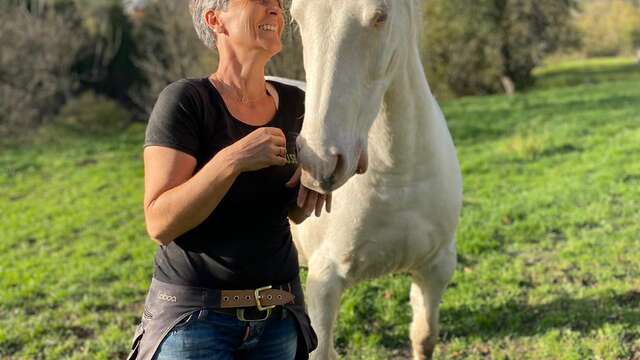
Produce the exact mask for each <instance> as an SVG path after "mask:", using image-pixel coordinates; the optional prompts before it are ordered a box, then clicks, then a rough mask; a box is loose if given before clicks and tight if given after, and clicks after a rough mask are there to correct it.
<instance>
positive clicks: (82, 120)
mask: <svg viewBox="0 0 640 360" xmlns="http://www.w3.org/2000/svg"><path fill="white" fill-rule="evenodd" d="M130 120H131V113H130V112H129V111H128V110H126V109H124V108H123V107H122V106H121V105H120V104H118V103H117V102H115V101H114V100H112V99H108V98H105V97H102V96H99V95H96V94H95V93H93V92H91V91H87V92H85V93H82V94H81V95H79V96H77V97H75V98H73V99H71V100H70V101H69V102H67V103H66V104H65V105H64V106H63V107H62V109H61V110H60V113H59V114H58V116H57V118H56V121H55V122H56V125H60V126H62V127H63V128H65V129H66V130H70V131H72V132H74V133H77V134H91V135H108V134H115V133H117V132H119V131H121V130H122V129H124V128H125V127H126V126H127V125H128V124H129V123H130Z"/></svg>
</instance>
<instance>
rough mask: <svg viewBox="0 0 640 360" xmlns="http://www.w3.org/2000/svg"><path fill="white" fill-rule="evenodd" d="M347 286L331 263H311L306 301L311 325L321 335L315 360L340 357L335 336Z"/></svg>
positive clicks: (322, 260)
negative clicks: (335, 343) (341, 298)
mask: <svg viewBox="0 0 640 360" xmlns="http://www.w3.org/2000/svg"><path fill="white" fill-rule="evenodd" d="M344 283H345V282H344V279H342V278H341V277H340V276H339V274H338V272H337V269H336V266H335V264H334V263H333V262H331V260H329V259H327V258H325V257H321V256H315V257H313V258H312V259H311V260H310V261H309V274H308V276H307V289H306V290H307V296H306V298H307V302H308V304H309V309H308V310H309V317H310V318H311V324H312V326H313V328H314V329H315V331H316V334H317V335H318V348H317V349H316V350H315V351H314V352H313V353H311V357H310V358H311V359H312V360H335V359H337V358H338V353H337V352H336V350H335V348H334V344H333V336H334V326H335V323H336V319H337V317H338V311H339V310H340V297H341V296H342V292H343V291H344V288H345V286H344Z"/></svg>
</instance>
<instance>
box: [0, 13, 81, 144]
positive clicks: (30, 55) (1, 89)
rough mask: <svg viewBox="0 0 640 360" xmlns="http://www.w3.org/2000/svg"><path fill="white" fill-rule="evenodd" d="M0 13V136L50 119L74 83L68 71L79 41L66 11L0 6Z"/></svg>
mask: <svg viewBox="0 0 640 360" xmlns="http://www.w3.org/2000/svg"><path fill="white" fill-rule="evenodd" d="M1 10H2V11H0V44H11V46H3V48H2V56H0V135H2V136H7V135H15V134H18V133H20V132H23V131H25V130H26V129H31V128H34V127H36V126H38V125H40V124H43V123H45V122H46V121H48V120H49V119H50V118H51V116H50V115H51V114H53V113H55V112H56V111H57V109H59V107H60V106H61V105H62V104H64V102H65V100H66V99H68V98H69V97H70V96H71V93H72V91H73V90H74V88H75V87H76V85H77V81H76V79H75V78H74V76H73V75H72V73H71V71H70V69H71V67H72V65H73V63H74V59H75V57H76V54H77V53H78V51H79V49H80V47H81V44H82V42H83V39H84V38H83V34H82V33H78V32H76V31H75V29H74V25H75V24H77V23H78V19H77V18H76V17H75V16H74V15H73V13H71V12H67V11H57V10H54V9H52V8H49V7H31V8H29V7H27V6H22V5H15V6H5V7H4V8H2V9H1Z"/></svg>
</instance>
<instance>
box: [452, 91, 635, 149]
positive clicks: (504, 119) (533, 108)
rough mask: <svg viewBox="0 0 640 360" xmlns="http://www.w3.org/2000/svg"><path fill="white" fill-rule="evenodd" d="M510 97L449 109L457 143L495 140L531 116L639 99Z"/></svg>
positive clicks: (555, 116)
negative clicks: (500, 103)
mask: <svg viewBox="0 0 640 360" xmlns="http://www.w3.org/2000/svg"><path fill="white" fill-rule="evenodd" d="M511 101H512V104H511V107H510V108H506V109H505V108H502V109H499V110H491V109H479V110H475V109H474V110H471V111H464V110H463V109H457V110H455V111H451V116H450V117H449V128H450V129H451V133H452V135H453V138H454V139H455V141H456V143H478V142H479V141H494V140H496V139H499V138H501V137H505V136H509V135H511V134H513V133H514V132H515V131H516V130H517V127H518V126H529V125H531V124H530V121H528V120H530V119H540V118H544V119H547V121H558V120H559V119H562V118H566V117H568V118H571V117H575V116H576V115H578V114H579V113H594V112H601V113H603V112H604V110H607V109H611V110H619V109H623V108H625V107H628V108H631V107H633V106H635V104H637V101H638V99H637V97H636V96H631V95H619V96H611V97H607V98H605V99H600V100H593V99H585V100H584V101H567V102H560V103H553V104H547V103H544V102H543V101H530V100H528V99H527V98H520V99H514V100H511ZM458 119H464V120H463V121H461V120H458ZM601 120H603V119H601ZM527 123H529V125H527ZM598 124H600V125H603V126H604V125H607V124H608V122H607V121H599V122H598Z"/></svg>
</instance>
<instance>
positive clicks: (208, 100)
mask: <svg viewBox="0 0 640 360" xmlns="http://www.w3.org/2000/svg"><path fill="white" fill-rule="evenodd" d="M190 1H191V3H190V9H191V12H192V15H193V20H194V26H195V28H196V31H197V33H198V36H199V37H200V38H201V39H202V40H203V42H204V43H205V45H207V46H208V47H210V48H212V49H213V48H217V51H218V53H219V66H218V69H217V71H216V72H215V73H213V74H212V75H211V76H209V77H206V78H202V79H182V80H179V81H176V82H174V83H172V84H170V85H169V86H167V87H166V88H165V89H164V90H163V91H162V92H161V94H160V95H159V97H158V100H157V102H156V104H155V106H154V109H153V112H152V114H151V117H150V119H149V124H148V127H147V132H146V139H145V149H144V164H145V165H144V166H145V198H144V206H145V208H144V210H145V221H146V225H147V231H148V233H149V235H150V236H151V238H152V239H154V240H155V241H156V242H158V243H159V244H160V245H161V246H160V248H159V249H158V251H157V253H156V257H155V269H154V274H153V279H152V282H151V287H150V289H149V293H148V295H147V299H146V302H145V311H144V314H143V316H142V321H141V324H140V325H139V326H138V329H137V330H136V333H135V336H134V344H133V351H132V352H131V354H130V356H129V358H131V359H134V358H137V359H151V358H154V359H294V358H296V359H303V358H307V357H308V353H309V352H310V351H311V350H313V349H314V348H315V346H316V338H315V333H314V332H313V330H312V328H311V325H310V322H309V318H308V316H307V315H306V312H305V307H304V298H303V294H302V291H301V287H300V281H299V275H298V272H299V265H298V260H297V252H296V249H295V247H294V245H293V242H292V239H291V232H290V229H289V219H291V220H292V221H293V222H295V223H300V222H302V221H304V220H305V219H306V218H307V217H308V216H309V215H310V214H311V212H312V211H313V210H315V212H316V216H319V215H320V213H321V211H322V207H323V206H324V205H325V204H326V211H330V200H331V199H330V197H326V198H325V196H323V195H321V194H318V193H315V192H313V191H311V190H309V189H306V188H305V187H303V186H302V185H300V184H299V178H300V170H299V169H297V166H296V164H295V163H293V164H292V161H287V158H288V159H289V160H294V159H292V158H291V154H289V156H288V157H287V150H286V149H287V144H286V143H287V141H289V142H294V141H295V135H296V133H298V132H300V129H301V127H302V116H303V114H304V94H303V92H302V91H300V90H299V89H297V88H294V87H290V86H286V85H283V84H279V83H270V82H266V81H265V78H264V69H265V65H266V63H267V62H268V61H269V59H270V58H271V57H273V56H274V55H275V54H277V53H278V52H279V51H280V49H281V46H282V45H281V41H280V38H281V34H282V30H283V26H284V18H283V9H282V4H281V3H280V2H279V1H278V0H190ZM289 145H290V146H289V147H290V148H291V147H292V146H293V148H295V145H294V144H289ZM293 162H295V161H293ZM269 286H270V287H271V288H269Z"/></svg>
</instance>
